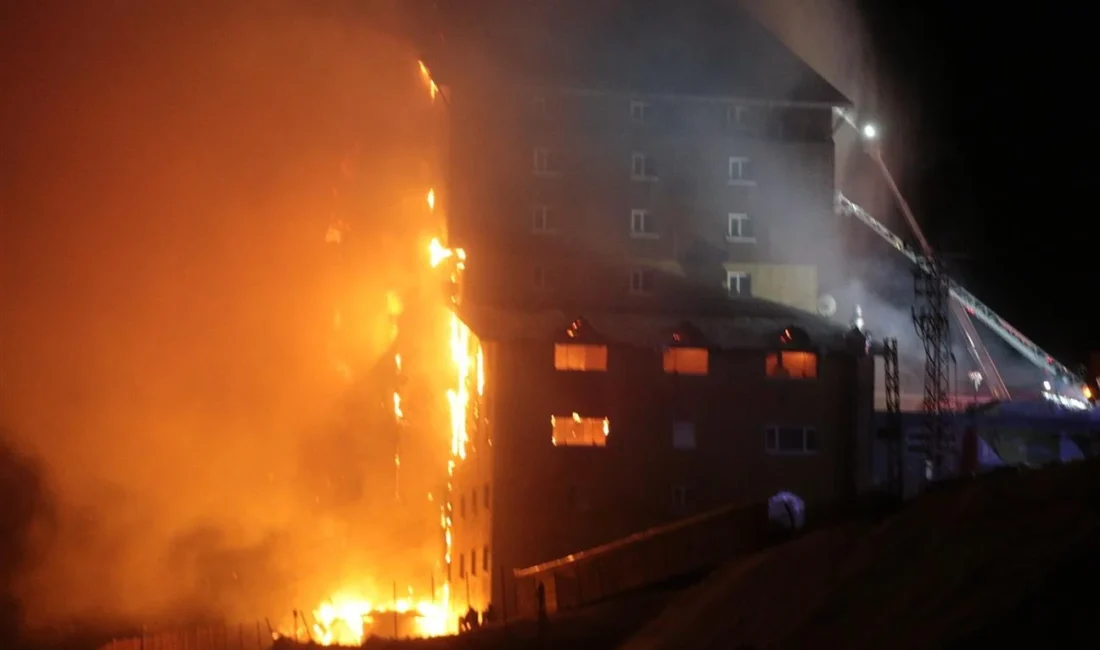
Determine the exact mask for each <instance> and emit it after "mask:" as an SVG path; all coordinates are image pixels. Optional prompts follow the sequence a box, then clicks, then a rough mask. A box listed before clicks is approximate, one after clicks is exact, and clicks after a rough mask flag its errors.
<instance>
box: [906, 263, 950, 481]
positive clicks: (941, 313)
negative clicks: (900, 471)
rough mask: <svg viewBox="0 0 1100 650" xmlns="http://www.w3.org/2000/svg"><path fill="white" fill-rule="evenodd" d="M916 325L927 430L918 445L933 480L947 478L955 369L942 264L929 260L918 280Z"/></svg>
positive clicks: (918, 274) (945, 279)
mask: <svg viewBox="0 0 1100 650" xmlns="http://www.w3.org/2000/svg"><path fill="white" fill-rule="evenodd" d="M914 289H915V294H916V305H915V306H914V307H913V324H914V325H915V326H916V328H917V334H919V335H920V338H921V342H923V343H924V357H925V358H924V402H923V405H922V406H923V411H924V416H925V425H926V430H925V432H924V433H923V434H922V435H921V436H920V444H919V445H917V446H918V447H919V448H920V449H921V451H923V453H924V454H925V455H926V457H927V459H928V462H929V469H930V470H931V478H932V479H933V480H935V479H939V478H943V476H944V475H945V471H946V469H947V467H946V456H947V453H948V451H949V450H950V449H952V448H953V447H952V446H951V444H950V442H951V441H950V440H949V439H948V437H949V432H948V429H947V416H948V413H949V409H950V404H949V403H948V399H949V394H950V393H949V391H950V369H951V330H950V324H949V321H948V314H949V308H950V307H949V303H948V301H949V299H950V297H949V293H948V282H947V276H946V275H944V273H943V271H942V269H941V268H940V266H939V264H938V263H937V262H935V261H933V260H926V261H925V263H924V264H922V265H920V267H918V269H917V271H916V276H915V286H914Z"/></svg>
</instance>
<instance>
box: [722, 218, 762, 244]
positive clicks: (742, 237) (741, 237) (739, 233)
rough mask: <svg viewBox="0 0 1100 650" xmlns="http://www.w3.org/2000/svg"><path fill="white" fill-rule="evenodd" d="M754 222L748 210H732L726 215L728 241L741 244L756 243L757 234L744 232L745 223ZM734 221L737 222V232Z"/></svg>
mask: <svg viewBox="0 0 1100 650" xmlns="http://www.w3.org/2000/svg"><path fill="white" fill-rule="evenodd" d="M746 222H748V223H749V224H752V223H753V220H752V217H751V216H749V213H747V212H730V213H728V214H727V215H726V241H728V242H733V243H739V244H755V243H756V235H755V234H753V235H746V234H744V226H745V223H746ZM734 223H736V224H737V229H736V234H735V231H734V227H733V226H734Z"/></svg>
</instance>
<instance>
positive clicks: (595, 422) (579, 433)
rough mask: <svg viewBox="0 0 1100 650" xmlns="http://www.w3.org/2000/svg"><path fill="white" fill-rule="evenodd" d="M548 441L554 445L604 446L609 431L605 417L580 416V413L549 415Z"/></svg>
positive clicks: (608, 424) (609, 423) (609, 427)
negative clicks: (550, 431)
mask: <svg viewBox="0 0 1100 650" xmlns="http://www.w3.org/2000/svg"><path fill="white" fill-rule="evenodd" d="M550 428H551V429H552V430H553V433H552V434H551V438H550V441H551V442H553V443H554V446H555V447H606V446H607V436H608V435H610V433H611V422H610V421H609V420H608V419H607V418H582V417H581V416H580V414H578V413H573V414H572V415H551V416H550Z"/></svg>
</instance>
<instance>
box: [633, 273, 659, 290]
mask: <svg viewBox="0 0 1100 650" xmlns="http://www.w3.org/2000/svg"><path fill="white" fill-rule="evenodd" d="M655 283H656V282H655V279H654V273H653V270H652V269H634V270H633V271H631V273H630V293H633V294H635V295H639V296H644V295H648V294H651V293H653V285H654V284H655Z"/></svg>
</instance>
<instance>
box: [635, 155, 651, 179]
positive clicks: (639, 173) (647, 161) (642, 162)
mask: <svg viewBox="0 0 1100 650" xmlns="http://www.w3.org/2000/svg"><path fill="white" fill-rule="evenodd" d="M630 178H631V179H632V180H635V181H655V180H657V163H655V162H654V161H653V158H651V157H649V156H647V155H645V154H644V153H633V154H631V155H630Z"/></svg>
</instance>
